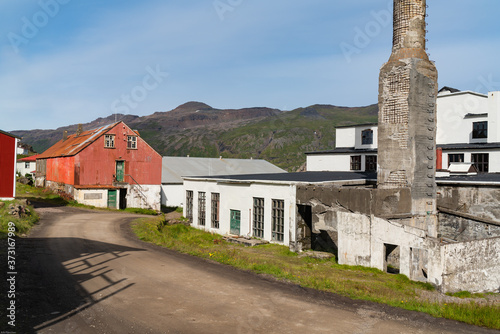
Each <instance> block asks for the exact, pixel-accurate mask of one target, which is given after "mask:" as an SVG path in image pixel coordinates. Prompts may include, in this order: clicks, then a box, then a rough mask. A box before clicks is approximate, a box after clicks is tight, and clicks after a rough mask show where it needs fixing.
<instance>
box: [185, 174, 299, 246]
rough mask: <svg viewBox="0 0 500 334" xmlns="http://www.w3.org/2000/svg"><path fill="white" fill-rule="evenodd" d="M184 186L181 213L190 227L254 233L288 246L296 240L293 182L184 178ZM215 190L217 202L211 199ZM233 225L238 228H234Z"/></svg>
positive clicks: (211, 230) (245, 233)
mask: <svg viewBox="0 0 500 334" xmlns="http://www.w3.org/2000/svg"><path fill="white" fill-rule="evenodd" d="M184 189H185V194H186V195H187V198H186V200H185V202H186V205H184V216H185V217H189V218H190V219H191V222H192V226H193V227H196V228H199V229H202V230H205V231H209V232H213V233H217V234H221V235H230V234H236V235H240V236H251V237H253V236H255V237H259V238H261V239H264V240H267V241H269V242H273V243H279V244H283V245H287V246H288V245H289V244H290V242H293V241H295V231H294V226H295V224H296V186H295V185H293V184H290V183H274V182H272V181H269V183H265V182H264V181H259V182H257V181H256V182H253V181H250V182H231V181H227V180H221V179H218V180H217V179H202V178H185V179H184ZM215 194H217V196H218V198H219V202H218V204H216V203H214V201H212V199H214V198H216V197H213V196H214V195H215ZM189 197H191V199H189ZM203 198H204V200H203ZM188 203H192V205H191V204H188ZM262 204H263V209H262ZM217 210H218V212H216V211H217ZM256 213H257V214H256ZM259 213H262V215H261V214H259ZM236 218H239V224H237V223H236V220H237V219H236ZM262 218H263V220H262ZM232 221H233V224H231V222H232ZM254 221H255V222H256V223H257V224H256V225H254ZM262 223H263V224H262ZM231 225H233V226H231ZM236 225H238V226H239V230H235V227H236ZM254 228H255V229H254ZM290 231H293V233H290ZM291 239H292V240H291Z"/></svg>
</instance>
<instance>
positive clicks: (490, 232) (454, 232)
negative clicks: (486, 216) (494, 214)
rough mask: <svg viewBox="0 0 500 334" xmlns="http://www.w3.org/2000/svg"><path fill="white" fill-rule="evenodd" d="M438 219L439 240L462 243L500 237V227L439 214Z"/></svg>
mask: <svg viewBox="0 0 500 334" xmlns="http://www.w3.org/2000/svg"><path fill="white" fill-rule="evenodd" d="M438 218H439V231H438V237H439V238H446V239H450V240H454V241H460V242H461V241H471V240H479V239H487V238H494V237H500V226H495V225H491V224H485V223H482V222H479V221H475V220H472V219H467V218H462V217H457V216H455V215H450V214H446V213H439V216H438Z"/></svg>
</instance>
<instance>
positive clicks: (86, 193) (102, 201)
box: [73, 189, 119, 208]
mask: <svg viewBox="0 0 500 334" xmlns="http://www.w3.org/2000/svg"><path fill="white" fill-rule="evenodd" d="M73 197H74V198H75V200H76V201H77V202H78V203H81V204H85V205H92V206H95V207H97V208H106V207H107V206H108V190H107V189H75V190H74V193H73ZM118 199H119V196H118V195H117V200H118Z"/></svg>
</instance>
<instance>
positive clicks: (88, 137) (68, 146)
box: [37, 122, 122, 159]
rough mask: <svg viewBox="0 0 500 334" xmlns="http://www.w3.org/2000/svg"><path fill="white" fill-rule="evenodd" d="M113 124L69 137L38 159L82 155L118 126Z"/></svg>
mask: <svg viewBox="0 0 500 334" xmlns="http://www.w3.org/2000/svg"><path fill="white" fill-rule="evenodd" d="M119 123H122V122H118V123H113V124H109V125H105V126H102V127H100V128H97V129H94V130H89V131H83V132H82V133H81V134H80V135H78V136H77V135H76V134H73V135H68V138H67V139H66V140H62V139H61V140H60V141H58V142H57V143H55V144H54V145H53V146H51V147H49V148H48V149H47V150H46V151H45V152H43V153H42V154H40V155H39V156H38V157H37V158H38V159H47V158H58V157H70V156H74V155H76V154H78V153H80V152H81V151H82V150H83V149H84V148H86V147H87V146H89V145H90V144H92V143H93V142H95V141H96V140H97V139H99V138H100V137H101V136H103V135H104V134H105V133H107V132H108V131H109V130H111V129H112V128H114V127H115V126H116V125H117V124H119Z"/></svg>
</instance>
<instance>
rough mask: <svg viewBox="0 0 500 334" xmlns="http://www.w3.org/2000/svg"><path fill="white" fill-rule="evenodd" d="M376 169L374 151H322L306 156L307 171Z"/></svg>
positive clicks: (375, 154)
mask: <svg viewBox="0 0 500 334" xmlns="http://www.w3.org/2000/svg"><path fill="white" fill-rule="evenodd" d="M376 170H377V153H376V152H368V153H367V152H363V153H361V152H352V153H338V154H331V153H324V154H309V155H308V156H307V171H309V172H321V171H336V172H375V171H376Z"/></svg>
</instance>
